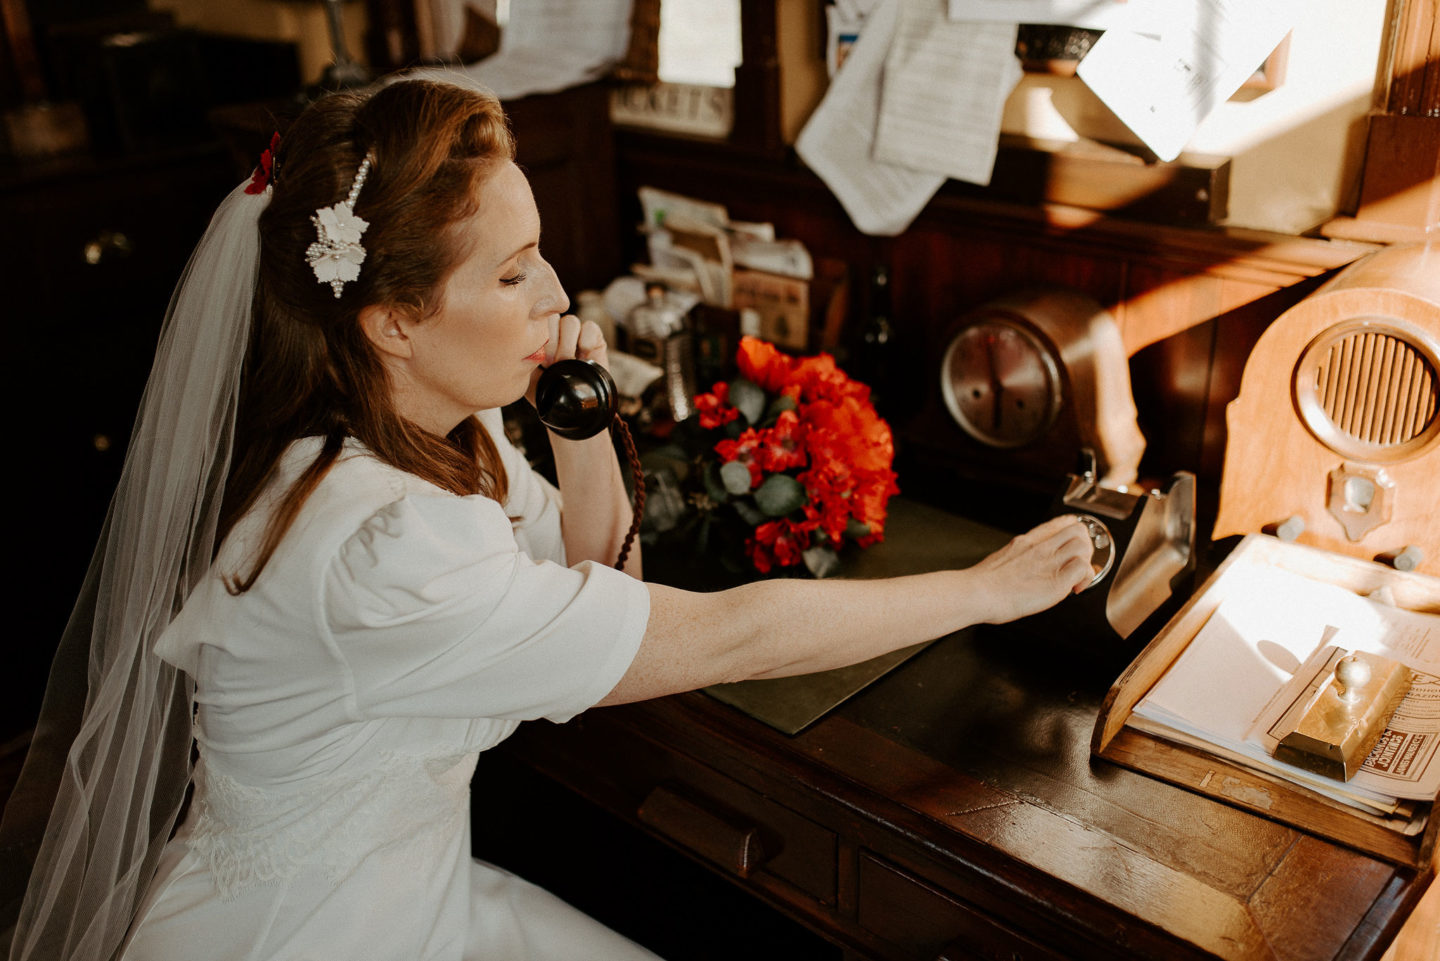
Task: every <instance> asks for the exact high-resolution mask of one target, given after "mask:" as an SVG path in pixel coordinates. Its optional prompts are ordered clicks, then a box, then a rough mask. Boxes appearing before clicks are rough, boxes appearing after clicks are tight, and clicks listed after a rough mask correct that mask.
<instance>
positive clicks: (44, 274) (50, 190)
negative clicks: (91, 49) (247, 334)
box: [0, 145, 235, 734]
mask: <svg viewBox="0 0 1440 961" xmlns="http://www.w3.org/2000/svg"><path fill="white" fill-rule="evenodd" d="M234 183H235V180H234V174H233V171H232V169H231V167H230V163H229V160H228V158H227V157H226V156H225V155H224V154H223V152H221V151H220V150H219V149H218V148H217V147H213V146H209V145H200V146H195V147H191V148H185V149H181V150H176V151H172V152H169V153H165V154H158V155H148V156H143V157H142V156H136V157H129V158H120V159H114V160H96V159H93V158H73V159H70V160H61V161H54V162H51V163H49V164H42V165H31V166H12V167H6V168H0V265H3V266H0V270H3V274H4V281H5V284H4V286H5V299H6V303H5V308H4V312H5V326H6V328H7V330H9V331H10V332H11V336H12V337H13V338H14V339H13V340H12V347H11V352H10V354H9V356H10V358H11V362H10V374H9V377H8V396H9V404H8V405H7V407H8V409H9V412H10V415H9V416H10V424H11V425H12V435H11V436H12V446H11V460H10V463H11V465H12V468H11V470H12V474H11V477H12V490H14V491H15V492H16V496H15V498H14V500H12V502H11V510H12V512H13V515H14V520H15V523H14V526H13V528H12V529H13V530H14V531H16V532H17V534H18V536H17V537H15V538H14V540H13V541H12V550H13V551H14V553H13V555H12V556H13V558H14V561H15V563H14V564H13V565H12V570H16V571H17V573H16V574H13V575H12V576H11V579H10V585H11V589H12V592H13V596H15V597H18V598H22V599H23V603H20V604H17V605H16V606H15V610H14V611H12V621H11V628H10V630H11V632H12V637H14V638H16V639H17V641H18V643H16V644H15V645H14V647H13V648H12V652H11V659H10V661H9V665H8V668H7V672H6V674H7V680H6V686H5V691H6V695H7V696H6V698H5V706H4V709H3V710H4V717H3V723H4V725H5V731H6V732H8V733H9V734H13V733H15V732H16V731H19V730H23V729H24V728H25V727H27V726H28V725H30V724H31V723H33V721H34V718H35V714H36V713H37V712H38V709H39V704H40V697H41V695H42V693H43V691H44V683H45V678H46V676H47V673H48V670H49V666H50V658H51V656H52V654H53V652H54V649H55V645H56V643H57V642H58V640H59V637H60V633H61V631H62V630H63V628H64V626H65V622H66V619H67V618H68V616H69V614H70V607H71V605H72V604H73V603H74V600H75V596H76V594H77V593H78V592H79V588H80V584H81V581H82V580H83V578H84V574H85V569H86V565H87V564H88V562H89V559H90V554H91V551H92V550H93V548H94V545H95V539H96V537H97V535H98V534H99V532H100V527H101V524H102V522H103V520H104V517H105V512H106V509H107V507H108V505H109V501H110V496H111V494H112V493H113V490H114V487H115V483H116V481H117V480H118V479H119V476H120V467H121V465H122V464H123V462H124V457H125V449H126V443H127V439H128V438H129V436H130V430H131V427H132V426H133V422H134V418H135V413H136V409H137V408H138V406H139V402H140V395H141V393H142V391H143V390H144V386H145V379H146V377H147V376H148V374H149V370H150V362H151V358H152V356H153V353H154V350H155V343H156V340H157V338H158V335H159V331H160V326H161V322H162V321H163V320H164V317H165V308H166V305H167V304H168V303H169V299H170V294H171V291H172V290H173V289H174V285H175V283H176V281H177V280H178V279H179V277H180V273H181V271H182V270H183V268H184V266H185V262H186V260H187V259H188V258H189V256H190V252H191V250H192V249H193V247H194V245H195V243H196V241H198V240H199V239H200V235H201V234H202V233H203V232H204V230H205V225H206V223H207V222H208V221H209V217H210V214H211V212H212V211H213V210H214V208H215V206H216V204H218V203H219V201H220V200H221V199H222V198H223V197H224V195H225V193H226V192H227V191H228V190H229V189H230V188H231V187H232V186H234Z"/></svg>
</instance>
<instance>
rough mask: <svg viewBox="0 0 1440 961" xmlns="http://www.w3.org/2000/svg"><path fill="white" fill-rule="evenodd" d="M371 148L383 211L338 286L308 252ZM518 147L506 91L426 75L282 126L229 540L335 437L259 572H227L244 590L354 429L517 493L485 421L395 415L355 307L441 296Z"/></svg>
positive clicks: (402, 453) (308, 474) (322, 103)
mask: <svg viewBox="0 0 1440 961" xmlns="http://www.w3.org/2000/svg"><path fill="white" fill-rule="evenodd" d="M367 153H368V154H369V155H370V156H371V157H372V158H373V160H372V163H371V167H370V173H369V176H368V177H367V179H366V181H365V186H364V188H363V189H362V190H361V192H360V196H359V198H358V200H357V202H356V205H355V213H356V215H357V216H359V217H362V218H363V219H365V220H367V221H369V224H370V226H369V228H368V229H367V230H366V232H365V236H364V240H363V243H364V246H365V262H364V265H363V266H362V268H361V270H360V277H359V279H358V280H354V281H350V282H349V283H347V284H346V285H345V288H344V291H343V294H342V296H341V297H340V298H339V299H336V297H335V296H334V293H333V291H332V290H331V288H330V286H329V285H328V284H322V283H319V282H317V281H316V279H315V275H314V273H313V272H312V271H311V269H310V265H309V263H308V262H307V261H306V259H305V251H306V248H307V247H309V245H310V244H311V243H312V242H314V240H315V228H314V225H313V224H312V223H311V220H310V218H311V216H312V215H313V214H314V213H315V211H316V210H317V209H319V208H321V207H327V206H330V205H331V204H334V203H337V202H339V201H340V200H343V199H344V198H345V196H346V194H347V193H348V192H349V190H350V185H351V183H352V182H353V181H354V178H355V171H356V170H357V169H358V168H359V166H360V162H361V160H362V159H363V158H364V157H365V156H366V154H367ZM514 155H515V144H514V139H513V137H512V136H511V133H510V129H509V126H508V125H507V123H506V119H505V114H504V111H503V110H502V109H501V106H500V103H499V101H497V100H496V99H495V98H494V97H493V96H490V95H488V94H484V93H480V92H479V91H476V90H472V89H467V88H462V87H459V86H455V85H451V84H444V83H431V82H425V81H403V82H399V83H394V84H391V85H389V86H386V87H384V88H382V89H380V90H379V91H378V92H376V93H374V94H364V93H337V94H332V95H330V96H328V97H325V98H324V99H322V100H319V101H317V102H316V103H314V104H312V105H311V106H310V107H309V108H307V109H306V111H305V112H304V113H302V114H301V115H300V117H299V118H297V119H296V121H295V122H294V124H293V125H292V126H291V128H290V129H289V130H288V131H287V132H286V133H285V135H284V137H283V138H282V141H281V144H280V148H279V151H278V152H277V155H276V157H275V161H274V162H275V177H274V181H273V189H274V192H273V195H272V196H271V200H270V204H269V206H268V207H267V208H266V210H265V212H264V213H263V214H262V215H261V217H260V266H259V277H258V280H257V283H256V289H255V302H254V320H253V328H252V330H251V334H250V343H249V346H248V352H247V355H246V359H245V366H244V369H243V372H242V374H241V385H240V402H239V410H238V413H237V418H236V428H235V455H234V459H233V461H232V464H231V468H230V473H229V477H228V479H227V482H226V486H225V496H224V501H223V503H222V507H221V512H220V523H219V531H218V536H217V538H216V542H217V543H219V542H220V541H221V540H223V538H224V537H225V535H226V534H228V533H229V532H230V530H231V529H233V528H234V526H235V524H236V522H237V521H238V520H239V519H240V518H241V517H243V516H244V515H245V513H246V512H247V511H248V510H249V509H250V508H251V507H253V506H254V504H255V501H256V499H257V498H258V496H259V494H260V492H261V491H262V490H263V489H264V488H265V486H266V485H267V484H268V483H269V482H270V481H271V479H272V478H273V476H274V474H275V470H276V467H277V465H278V463H279V460H280V457H281V455H282V454H283V453H284V452H285V450H286V448H288V447H289V445H290V444H291V443H292V442H294V441H296V440H298V439H299V438H301V437H308V436H319V437H321V438H323V440H324V443H323V445H322V448H321V452H320V455H319V456H318V457H317V458H316V459H315V461H314V462H313V463H311V464H310V465H309V466H308V467H307V468H306V469H305V471H304V472H303V473H302V474H301V475H300V477H299V478H298V479H297V480H296V482H295V483H294V484H293V485H292V486H291V488H290V489H289V490H288V491H287V492H286V493H285V495H284V497H283V498H282V500H281V501H280V504H279V505H278V507H277V509H276V510H275V513H274V514H273V515H272V516H271V518H270V522H269V525H268V526H267V528H266V531H265V537H264V540H263V541H262V543H261V548H260V552H259V555H258V557H257V559H256V560H255V562H254V566H253V567H252V569H251V570H250V571H249V572H248V573H246V574H244V575H243V576H242V575H240V574H232V575H230V576H229V578H228V580H227V584H228V586H229V588H230V590H231V591H232V592H233V593H240V592H243V591H245V590H247V589H248V588H249V587H250V586H251V585H252V584H254V583H255V579H256V578H257V577H258V576H259V575H260V572H261V570H263V569H264V567H265V565H266V563H267V562H268V561H269V559H270V557H271V555H272V554H273V553H274V551H275V548H276V547H277V546H278V545H279V543H280V540H281V539H282V538H283V537H284V536H285V532H286V531H287V530H289V528H290V525H291V524H292V523H293V522H294V520H295V518H296V516H297V515H298V514H299V513H300V509H301V507H303V506H304V503H305V500H306V498H308V497H309V495H310V494H311V492H312V491H314V490H315V488H316V486H318V485H319V483H320V481H321V479H322V478H323V477H324V476H325V473H326V471H328V470H329V469H330V467H331V465H333V464H334V463H335V459H336V458H337V457H338V456H339V453H340V450H341V448H342V445H343V444H344V441H345V439H346V438H347V437H354V438H356V439H358V440H359V441H360V442H361V443H363V444H364V445H365V446H366V447H367V448H369V449H370V450H371V451H372V452H373V453H374V454H375V455H376V456H377V457H379V458H380V459H381V460H383V461H385V462H386V463H389V464H392V465H394V466H395V467H397V468H399V469H401V470H403V471H406V472H408V473H411V474H414V475H416V476H417V477H420V478H422V479H424V480H427V481H429V482H431V483H433V484H435V485H436V486H437V487H440V488H442V489H444V490H447V491H451V492H453V493H456V494H477V493H478V494H484V495H486V496H487V497H492V498H494V499H496V500H499V501H503V500H504V499H505V493H506V477H505V471H504V468H503V466H502V465H501V463H500V458H499V454H498V452H497V451H496V449H495V445H494V443H493V442H492V441H491V439H490V436H489V434H487V433H486V431H485V429H484V428H483V427H481V426H480V425H479V424H478V423H477V422H476V421H475V419H474V418H467V419H466V420H465V421H463V422H462V423H461V424H460V425H459V426H458V427H456V428H455V429H454V430H452V431H451V432H450V433H449V434H448V435H447V436H445V437H437V436H436V435H434V434H431V433H429V432H427V431H425V430H423V429H421V428H420V427H418V426H416V425H415V424H413V423H410V422H409V421H407V420H405V419H404V418H402V417H401V416H400V415H399V414H398V413H397V412H396V410H395V408H394V406H393V404H392V401H391V389H390V382H389V378H388V375H387V373H386V369H385V366H384V365H383V363H382V362H381V360H380V357H379V355H378V354H377V352H376V350H375V348H374V347H373V346H372V345H371V344H370V341H369V339H368V338H367V337H366V336H365V334H364V333H363V332H362V330H361V328H360V323H359V319H358V318H359V313H360V310H361V308H362V307H364V306H367V305H371V304H383V305H387V306H389V307H391V308H394V309H398V310H400V311H403V312H405V313H407V314H409V315H410V316H412V317H414V318H416V319H424V318H426V317H429V316H431V315H433V314H434V313H435V312H436V311H438V310H439V309H440V307H441V306H442V304H441V297H442V291H443V285H444V282H445V280H446V278H447V277H448V276H449V274H450V273H451V271H453V270H454V269H455V267H456V266H458V265H459V263H460V262H461V261H462V260H463V259H464V257H465V256H466V254H467V252H468V251H467V249H466V245H465V243H464V240H463V237H462V235H461V232H460V231H459V230H457V229H456V228H457V225H458V224H459V223H460V222H461V221H463V220H465V219H466V218H468V217H470V216H471V215H473V214H474V213H475V212H476V210H477V207H478V201H477V197H478V195H479V187H480V185H481V184H482V183H483V182H484V180H485V179H486V178H487V177H488V176H489V175H490V174H491V173H492V172H493V171H494V170H495V169H496V168H497V167H498V166H499V165H501V164H503V163H505V162H506V161H510V160H513V159H514Z"/></svg>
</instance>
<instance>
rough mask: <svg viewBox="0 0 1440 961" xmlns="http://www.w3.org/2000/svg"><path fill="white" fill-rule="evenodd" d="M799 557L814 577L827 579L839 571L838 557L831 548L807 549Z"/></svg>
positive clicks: (816, 547) (817, 547)
mask: <svg viewBox="0 0 1440 961" xmlns="http://www.w3.org/2000/svg"><path fill="white" fill-rule="evenodd" d="M800 556H801V557H802V558H804V560H805V566H806V567H807V568H808V569H809V571H810V573H811V574H814V575H815V576H816V577H829V576H831V575H832V574H834V573H836V572H837V571H839V570H840V555H839V554H837V553H836V552H835V549H834V548H832V547H822V546H818V545H817V546H815V547H807V548H806V549H805V551H804V553H802V554H801V555H800Z"/></svg>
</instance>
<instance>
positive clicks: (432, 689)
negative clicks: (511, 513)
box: [322, 494, 650, 721]
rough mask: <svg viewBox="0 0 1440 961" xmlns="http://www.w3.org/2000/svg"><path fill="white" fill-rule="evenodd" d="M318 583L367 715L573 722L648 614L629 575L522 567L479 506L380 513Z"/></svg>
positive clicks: (412, 505)
mask: <svg viewBox="0 0 1440 961" xmlns="http://www.w3.org/2000/svg"><path fill="white" fill-rule="evenodd" d="M324 583H325V588H324V598H323V604H322V607H323V609H324V611H325V616H326V618H327V622H328V624H327V626H328V629H329V634H330V637H331V638H332V640H333V643H334V645H335V648H336V652H337V656H339V657H340V658H341V660H342V661H343V662H344V663H345V665H346V669H347V670H348V672H349V674H350V677H351V679H352V682H353V684H354V692H355V704H356V707H357V710H358V712H359V714H360V715H361V716H362V717H378V716H411V717H414V716H426V717H487V718H505V719H513V720H528V719H531V718H537V717H546V718H549V719H551V720H553V721H565V720H568V719H569V718H571V717H573V716H574V715H576V714H578V713H580V712H581V711H583V710H585V709H586V708H588V707H590V706H592V705H594V704H595V703H596V702H597V701H599V700H600V699H601V698H602V697H604V696H605V695H606V694H608V693H609V692H610V690H611V689H612V688H614V686H615V685H616V684H617V683H618V682H619V680H620V678H621V677H622V676H623V675H624V673H625V670H626V668H628V667H629V665H630V662H631V660H632V659H633V658H634V656H635V652H636V651H637V650H638V649H639V646H640V640H641V637H642V636H643V635H644V632H645V624H646V621H647V620H648V618H649V615H650V595H649V592H648V591H647V590H646V588H645V585H644V584H642V583H641V582H640V581H637V580H635V579H634V578H632V577H630V576H628V575H626V574H622V573H620V572H619V571H616V570H614V569H612V568H608V567H604V566H602V565H599V564H594V563H591V562H588V561H587V562H585V563H582V564H578V565H576V566H575V567H574V568H566V567H564V566H562V565H560V564H556V563H554V562H552V561H537V560H534V559H532V558H531V557H529V556H527V555H526V554H525V553H523V552H522V551H520V550H519V549H518V548H517V546H516V543H515V537H514V535H513V534H512V533H511V526H510V521H509V519H508V518H507V517H506V515H505V512H504V510H503V509H502V508H501V507H500V505H498V504H496V503H495V502H494V501H492V500H489V499H487V498H484V497H480V496H473V497H453V496H449V495H439V494H437V495H415V494H412V495H410V496H407V497H405V498H402V499H401V500H398V501H396V502H394V503H393V504H390V505H388V506H386V507H384V508H382V509H381V510H380V511H378V512H377V513H375V514H374V515H372V516H371V517H370V518H369V519H368V520H367V521H366V522H365V523H364V524H363V525H362V526H361V527H360V529H359V530H358V531H357V532H356V533H355V534H354V535H353V536H351V537H350V538H349V539H348V540H347V541H346V542H345V544H344V545H343V546H342V547H341V549H340V551H339V552H338V554H337V556H336V557H335V559H334V561H333V563H331V565H330V567H329V571H328V572H327V575H326V577H325V581H324Z"/></svg>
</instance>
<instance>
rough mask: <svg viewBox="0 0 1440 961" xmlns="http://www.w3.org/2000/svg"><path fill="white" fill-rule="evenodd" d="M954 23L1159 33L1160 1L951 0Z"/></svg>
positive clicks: (950, 11) (1160, 26)
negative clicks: (1053, 25)
mask: <svg viewBox="0 0 1440 961" xmlns="http://www.w3.org/2000/svg"><path fill="white" fill-rule="evenodd" d="M949 3H950V7H949V16H950V19H951V20H971V21H987V22H991V23H1050V24H1056V25H1057V26H1065V27H1086V28H1088V29H1090V30H1134V31H1136V32H1137V33H1152V32H1153V33H1159V32H1160V30H1161V29H1162V23H1161V18H1160V17H1159V16H1158V15H1157V13H1156V9H1157V7H1158V6H1159V3H1158V2H1157V0H949Z"/></svg>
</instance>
